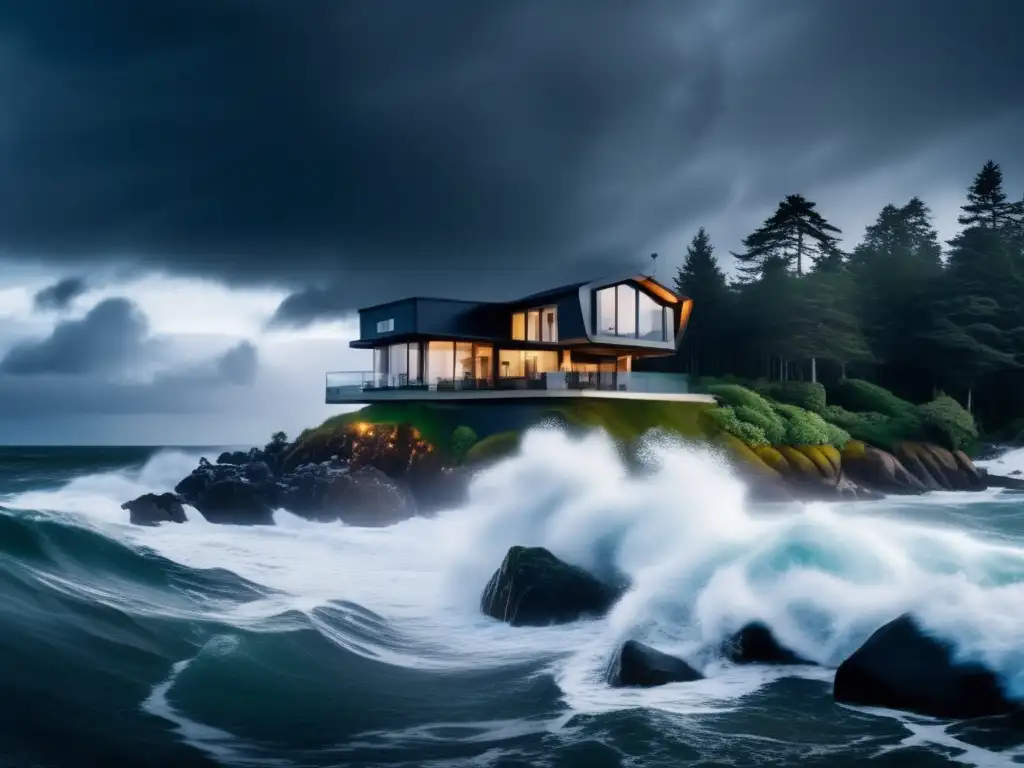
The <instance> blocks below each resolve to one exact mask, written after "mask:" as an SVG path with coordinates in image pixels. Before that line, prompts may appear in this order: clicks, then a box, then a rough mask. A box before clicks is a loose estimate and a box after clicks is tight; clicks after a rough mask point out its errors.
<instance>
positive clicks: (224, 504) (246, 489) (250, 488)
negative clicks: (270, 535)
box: [193, 479, 274, 525]
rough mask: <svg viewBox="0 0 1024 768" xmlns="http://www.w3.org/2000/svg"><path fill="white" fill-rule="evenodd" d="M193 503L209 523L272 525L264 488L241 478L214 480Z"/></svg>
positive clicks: (272, 513)
mask: <svg viewBox="0 0 1024 768" xmlns="http://www.w3.org/2000/svg"><path fill="white" fill-rule="evenodd" d="M193 506H194V507H195V508H196V509H197V510H199V513H200V514H201V515H202V516H203V517H205V518H206V519H207V520H208V521H209V522H211V523H219V524H224V525H273V524H274V509H273V506H272V505H271V504H270V503H268V501H267V498H266V489H265V488H261V487H258V486H256V485H254V484H252V483H248V482H245V481H244V480H231V479H228V480H218V481H217V482H215V483H213V484H212V485H210V486H209V487H208V488H207V489H206V490H205V491H204V492H203V493H202V494H201V495H200V496H199V498H198V499H196V501H195V502H194V504H193Z"/></svg>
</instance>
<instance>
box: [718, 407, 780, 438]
mask: <svg viewBox="0 0 1024 768" xmlns="http://www.w3.org/2000/svg"><path fill="white" fill-rule="evenodd" d="M705 413H706V414H707V415H708V417H709V418H711V420H712V421H714V422H715V424H717V425H718V427H719V428H720V429H722V431H724V432H728V433H729V434H730V435H732V436H733V437H738V438H739V439H740V440H742V441H743V442H745V443H746V444H747V445H768V438H767V437H766V436H765V433H764V430H763V429H761V428H760V427H758V426H755V425H754V424H750V423H749V422H746V421H740V419H739V418H738V417H737V416H736V412H735V411H734V410H733V409H732V408H731V407H730V406H728V405H723V406H719V407H718V408H709V409H708V410H707V411H705Z"/></svg>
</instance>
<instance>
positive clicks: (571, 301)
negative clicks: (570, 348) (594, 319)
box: [556, 291, 587, 342]
mask: <svg viewBox="0 0 1024 768" xmlns="http://www.w3.org/2000/svg"><path fill="white" fill-rule="evenodd" d="M556 306H557V307H558V340H559V341H560V342H571V341H583V340H585V339H586V338H587V328H586V325H584V323H583V310H582V309H581V308H580V295H579V291H573V292H572V293H571V294H569V295H568V296H563V297H562V298H561V299H559V301H558V304H557V305H556Z"/></svg>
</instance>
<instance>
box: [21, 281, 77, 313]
mask: <svg viewBox="0 0 1024 768" xmlns="http://www.w3.org/2000/svg"><path fill="white" fill-rule="evenodd" d="M88 288H89V286H88V284H87V283H86V281H85V279H84V278H81V277H65V278H63V279H62V280H58V281H57V282H56V283H53V284H52V285H48V286H46V287H45V288H42V289H40V290H39V291H38V292H36V295H35V296H34V297H33V304H34V305H35V308H36V310H37V311H51V310H64V309H67V308H68V307H69V306H71V302H73V301H74V300H75V299H77V298H78V297H79V296H81V295H82V294H83V293H85V292H86V291H87V290H88Z"/></svg>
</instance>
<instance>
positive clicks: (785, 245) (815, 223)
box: [733, 195, 843, 279]
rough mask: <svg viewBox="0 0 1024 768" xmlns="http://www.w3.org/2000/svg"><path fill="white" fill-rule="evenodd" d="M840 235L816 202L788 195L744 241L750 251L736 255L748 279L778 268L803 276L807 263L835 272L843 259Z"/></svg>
mask: <svg viewBox="0 0 1024 768" xmlns="http://www.w3.org/2000/svg"><path fill="white" fill-rule="evenodd" d="M840 234H841V232H840V230H839V229H838V228H836V227H834V226H832V225H831V224H829V223H828V221H826V220H825V218H824V217H823V216H822V215H821V214H820V213H818V211H817V210H816V206H815V203H812V202H811V201H810V200H808V199H807V198H805V197H804V196H803V195H787V196H786V198H785V199H784V200H783V201H782V202H781V203H779V207H778V209H777V210H776V211H775V213H774V214H772V216H771V217H770V218H769V219H767V220H766V221H765V223H764V224H763V225H761V226H760V227H759V228H758V229H757V230H755V231H754V232H753V233H751V234H750V235H749V236H748V237H746V238H745V239H744V240H743V247H744V248H745V249H746V250H745V251H744V252H743V253H734V254H733V256H734V257H735V258H736V260H737V261H738V262H739V267H738V269H739V271H740V272H741V273H742V274H743V275H744V276H745V277H746V278H747V279H753V278H758V277H763V276H764V275H765V274H766V273H769V272H778V271H794V272H796V274H797V275H798V276H800V275H803V274H804V271H805V267H807V266H814V267H815V268H822V269H825V270H830V271H835V270H836V269H837V268H838V266H839V264H840V263H841V262H842V259H843V257H842V252H841V251H840V249H839V238H838V236H839V235H840ZM808 262H809V263H808Z"/></svg>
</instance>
